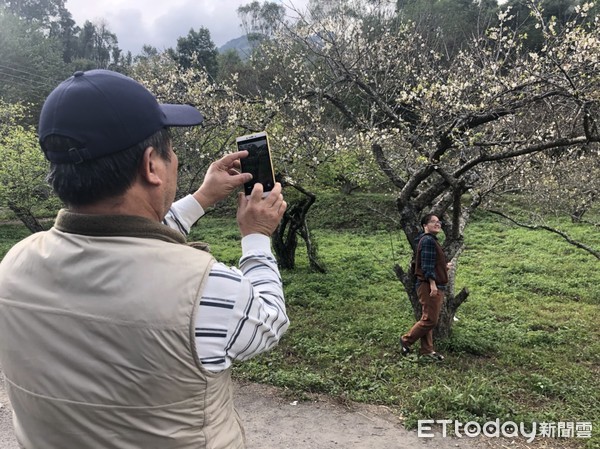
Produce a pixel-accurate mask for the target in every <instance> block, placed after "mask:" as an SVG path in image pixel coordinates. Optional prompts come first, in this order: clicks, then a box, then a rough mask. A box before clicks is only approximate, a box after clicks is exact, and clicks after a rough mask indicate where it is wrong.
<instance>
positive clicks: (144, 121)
mask: <svg viewBox="0 0 600 449" xmlns="http://www.w3.org/2000/svg"><path fill="white" fill-rule="evenodd" d="M202 121H203V117H202V114H201V113H200V112H199V111H198V110H197V109H196V108H194V107H193V106H189V105H182V104H159V103H158V101H157V100H156V98H155V97H154V95H152V94H151V93H150V91H149V90H148V89H146V88H145V87H144V86H142V85H141V84H140V83H138V82H137V81H135V80H133V79H131V78H129V77H127V76H125V75H122V74H120V73H117V72H112V71H110V70H90V71H87V72H76V73H75V74H74V75H73V76H72V77H70V78H69V79H67V80H65V81H63V82H62V83H61V84H59V85H58V87H57V88H56V89H54V90H53V91H52V92H51V93H50V95H49V96H48V98H47V99H46V101H45V103H44V106H43V107H42V112H41V114H40V123H39V130H38V133H39V139H40V144H41V146H42V150H44V154H45V155H46V158H47V159H48V160H49V161H51V162H55V163H78V162H82V161H85V160H89V159H96V158H99V157H102V156H106V155H109V154H112V153H117V152H119V151H123V150H126V149H127V148H131V147H132V146H134V145H136V144H138V143H140V142H142V141H144V139H146V138H148V137H150V136H151V135H152V134H154V133H156V132H157V131H159V130H160V129H161V128H165V127H169V126H194V125H199V124H200V123H202ZM50 135H60V136H64V137H69V138H71V139H75V140H76V141H78V142H80V143H81V144H82V148H71V149H69V150H68V151H48V150H46V148H44V140H45V139H46V138H47V137H48V136H50Z"/></svg>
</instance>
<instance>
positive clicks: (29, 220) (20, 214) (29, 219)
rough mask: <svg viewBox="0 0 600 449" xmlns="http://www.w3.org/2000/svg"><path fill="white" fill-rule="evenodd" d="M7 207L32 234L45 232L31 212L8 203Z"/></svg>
mask: <svg viewBox="0 0 600 449" xmlns="http://www.w3.org/2000/svg"><path fill="white" fill-rule="evenodd" d="M8 207H9V208H10V210H11V211H13V213H14V214H15V215H16V217H17V218H18V219H19V220H21V221H22V222H23V224H24V225H25V226H26V227H27V229H29V230H30V231H31V233H32V234H34V233H36V232H40V231H44V230H45V229H44V227H43V226H42V224H41V223H40V222H39V220H38V219H37V218H36V217H35V216H34V215H33V214H32V213H31V210H29V209H26V208H22V207H19V206H18V205H17V204H15V203H13V202H9V203H8Z"/></svg>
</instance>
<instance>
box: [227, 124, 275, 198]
mask: <svg viewBox="0 0 600 449" xmlns="http://www.w3.org/2000/svg"><path fill="white" fill-rule="evenodd" d="M236 144H237V147H238V151H243V150H246V151H248V157H246V158H243V159H241V160H240V164H241V169H242V172H243V173H250V174H251V175H252V179H251V180H250V181H248V182H246V183H245V184H244V192H245V193H246V196H250V195H251V193H252V192H253V188H254V185H255V184H261V185H262V187H263V196H267V194H268V192H270V191H271V189H273V187H274V186H275V175H274V172H273V163H272V161H271V148H270V145H269V138H268V136H267V133H266V132H264V131H263V132H259V133H255V134H248V135H246V136H241V137H238V138H237V139H236Z"/></svg>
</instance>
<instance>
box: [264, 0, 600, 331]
mask: <svg viewBox="0 0 600 449" xmlns="http://www.w3.org/2000/svg"><path fill="white" fill-rule="evenodd" d="M367 3H368V2H365V3H364V4H361V2H354V5H355V8H356V10H355V14H343V15H342V14H340V15H334V16H328V17H325V18H323V17H322V16H321V17H319V20H313V18H311V16H310V14H306V15H303V16H302V20H301V21H300V22H299V23H298V24H297V25H296V26H295V27H293V28H288V30H287V33H285V34H284V35H282V36H280V37H279V38H278V39H276V40H273V41H272V42H271V44H270V46H269V50H268V54H269V55H271V57H270V58H269V60H268V63H267V64H268V65H269V67H270V69H271V70H274V69H273V67H278V69H277V70H275V72H276V73H278V74H279V76H278V77H276V78H275V79H274V80H273V85H272V86H271V88H270V90H271V91H272V92H274V91H277V89H278V86H281V94H280V96H279V99H278V100H277V101H278V102H279V104H281V105H282V106H281V108H280V111H281V113H284V114H286V113H287V114H288V115H287V118H282V119H281V121H282V122H287V124H289V125H290V127H289V128H286V133H287V134H288V135H289V134H290V133H292V134H293V135H294V136H300V135H302V134H303V133H304V131H303V130H304V129H306V130H307V131H306V135H308V136H313V138H314V139H316V140H319V142H322V143H325V142H327V140H321V138H323V137H325V136H327V135H328V133H329V132H331V130H332V129H335V128H337V129H339V127H340V126H341V128H342V129H343V132H342V133H337V132H336V133H335V135H336V138H335V141H336V144H337V145H339V147H341V148H343V149H346V150H347V151H352V150H353V149H354V148H355V146H354V144H353V143H350V140H346V139H352V140H353V141H356V140H360V141H361V142H366V143H368V145H369V146H370V149H371V152H372V154H373V157H374V158H375V160H376V161H377V164H378V166H379V168H380V169H381V171H382V172H383V173H384V174H385V175H386V176H387V178H388V179H389V181H390V182H391V183H392V185H393V186H394V187H395V189H396V192H397V207H398V213H399V222H400V224H401V227H402V229H403V232H404V233H405V235H406V238H407V240H408V242H409V243H410V245H411V246H412V247H413V248H414V247H415V243H416V242H415V238H416V237H417V235H418V233H419V231H420V226H419V221H420V217H421V216H422V215H424V214H425V213H429V212H432V213H435V214H436V215H438V216H442V217H444V219H445V224H444V233H445V242H444V247H445V250H446V252H447V254H448V255H449V256H450V258H451V259H453V261H454V270H456V268H457V267H458V263H457V262H458V257H459V255H460V254H461V252H462V251H463V249H464V230H465V226H466V225H467V224H468V222H469V220H470V218H471V216H472V214H473V212H474V211H475V210H476V209H477V208H478V207H479V206H480V205H481V204H482V202H483V201H485V199H486V196H487V195H489V194H490V193H491V192H494V191H495V190H496V189H498V188H499V187H501V186H502V187H504V186H505V185H506V182H507V180H508V179H509V178H510V179H511V180H512V181H514V180H515V179H516V178H515V177H514V176H513V175H514V174H515V173H516V171H517V170H518V167H520V169H523V168H524V167H526V166H527V162H528V161H530V160H531V158H532V157H534V156H536V155H544V154H550V153H552V154H553V155H555V157H557V158H558V159H560V160H562V159H563V158H564V157H566V156H567V155H568V154H570V153H571V152H572V151H574V150H576V149H578V148H583V147H591V148H593V150H592V151H597V142H598V141H599V140H600V134H599V132H598V129H597V125H596V121H597V119H598V104H599V102H598V100H599V98H598V95H599V93H598V86H599V85H600V84H599V81H600V77H599V75H600V72H599V70H600V64H599V61H598V57H599V55H600V35H599V31H598V20H597V19H595V20H594V21H588V22H583V21H577V20H576V21H573V22H570V23H568V24H567V25H566V26H565V27H564V28H561V29H559V28H558V27H557V26H556V24H554V23H553V22H544V23H542V24H540V26H541V27H542V28H543V33H544V39H545V40H544V45H543V47H542V48H541V50H540V51H538V52H535V53H533V52H527V51H525V50H524V48H525V47H524V45H523V43H524V39H526V37H525V36H520V35H518V34H517V33H515V32H514V30H513V29H511V28H510V27H509V26H507V22H508V21H509V20H510V19H511V16H510V9H508V10H506V11H504V12H502V13H500V14H499V18H498V19H499V20H498V26H496V27H494V28H490V29H488V30H487V32H486V34H485V35H483V36H481V37H479V38H477V39H473V40H472V41H471V42H470V44H469V46H468V47H467V48H464V49H462V50H461V51H459V52H458V53H457V54H456V55H455V56H454V57H453V58H451V59H447V58H446V57H445V55H444V54H442V53H440V52H437V51H436V50H434V49H431V48H430V47H428V46H427V45H426V42H425V40H424V37H423V36H422V35H420V34H419V33H418V32H417V30H416V28H415V27H414V25H413V24H411V23H402V22H400V23H399V22H398V21H397V20H396V17H395V16H387V17H388V18H387V20H386V15H385V14H386V13H385V11H381V10H377V8H376V7H375V6H373V5H372V4H367ZM591 7H592V5H591V4H584V5H582V6H581V7H579V8H578V11H577V13H578V14H579V15H580V16H581V15H585V14H586V13H587V11H588V10H589V9H590V8H591ZM374 16H375V17H376V18H377V20H379V22H378V26H373V23H374V22H373V17H374ZM298 111H303V112H304V114H298ZM298 117H303V119H302V120H299V119H298ZM332 123H333V124H334V125H333V126H334V128H332ZM309 141H310V140H309ZM297 142H301V140H297ZM331 142H332V141H331V140H330V141H329V142H328V143H329V144H331ZM309 148H310V147H309V146H305V148H304V150H305V151H304V153H302V154H304V155H308V156H310V155H311V153H310V150H308V149H309ZM330 150H331V147H329V151H330ZM327 151H328V150H324V153H325V154H327ZM319 153H321V150H320V151H319ZM316 162H318V160H317V161H316ZM407 271H408V270H407V269H406V268H404V267H402V266H401V265H397V266H396V273H397V276H398V278H399V280H400V281H401V282H402V283H403V285H404V287H405V290H406V292H407V294H408V296H409V297H410V300H411V302H412V304H413V308H414V310H415V314H416V315H417V316H419V315H420V305H419V303H418V300H417V297H416V294H415V292H414V288H413V287H414V280H413V278H412V277H411V276H410V274H409V273H408V272H407ZM453 275H454V272H453V273H451V285H450V286H449V290H448V299H447V301H446V302H445V304H444V309H443V311H442V317H441V321H440V325H439V326H438V329H437V332H438V336H441V337H443V336H446V335H448V333H449V332H450V329H451V325H452V320H453V317H454V314H455V312H456V310H457V309H458V307H459V306H460V305H461V303H463V302H464V301H465V299H466V298H467V296H468V290H467V289H466V288H464V289H462V290H461V291H460V292H459V293H458V294H455V291H454V276H453Z"/></svg>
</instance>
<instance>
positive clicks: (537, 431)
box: [417, 419, 592, 443]
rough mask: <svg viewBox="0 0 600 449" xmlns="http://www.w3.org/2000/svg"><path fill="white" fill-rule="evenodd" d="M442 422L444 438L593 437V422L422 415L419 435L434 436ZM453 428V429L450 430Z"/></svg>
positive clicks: (529, 440) (530, 439) (419, 422)
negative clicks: (480, 420) (464, 419)
mask: <svg viewBox="0 0 600 449" xmlns="http://www.w3.org/2000/svg"><path fill="white" fill-rule="evenodd" d="M434 425H439V426H441V434H442V438H446V437H448V436H455V437H458V438H462V437H468V438H475V437H478V436H481V435H483V436H485V437H488V438H499V437H504V438H519V437H522V438H525V439H526V440H527V442H528V443H531V442H532V441H533V440H535V439H536V438H591V437H592V423H591V422H562V421H561V422H550V423H548V422H540V423H538V422H535V421H534V422H532V423H531V424H528V425H526V424H525V423H516V422H513V421H506V422H502V423H501V422H500V420H499V419H496V420H495V421H489V422H486V423H484V424H480V423H478V422H475V421H469V422H467V423H462V422H460V421H453V420H451V419H420V420H419V421H418V423H417V436H418V437H419V438H434V437H435V436H436V435H435V433H434V432H433V426H434ZM449 431H452V432H453V433H451V434H449Z"/></svg>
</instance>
